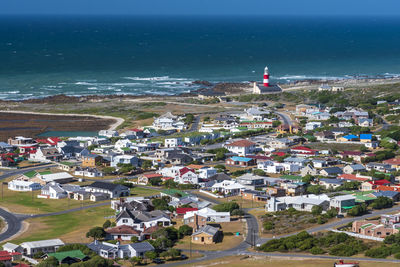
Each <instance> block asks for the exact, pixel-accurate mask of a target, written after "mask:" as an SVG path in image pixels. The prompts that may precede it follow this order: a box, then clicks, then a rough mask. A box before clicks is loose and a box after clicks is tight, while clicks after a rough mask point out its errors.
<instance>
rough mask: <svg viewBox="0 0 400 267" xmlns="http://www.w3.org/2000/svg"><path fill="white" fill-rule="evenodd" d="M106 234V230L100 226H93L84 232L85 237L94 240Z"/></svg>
mask: <svg viewBox="0 0 400 267" xmlns="http://www.w3.org/2000/svg"><path fill="white" fill-rule="evenodd" d="M105 236H106V232H105V231H104V229H103V228H102V227H100V226H96V227H93V228H92V229H90V230H89V232H87V233H86V237H87V238H89V237H93V239H94V240H98V239H102V238H104V237H105Z"/></svg>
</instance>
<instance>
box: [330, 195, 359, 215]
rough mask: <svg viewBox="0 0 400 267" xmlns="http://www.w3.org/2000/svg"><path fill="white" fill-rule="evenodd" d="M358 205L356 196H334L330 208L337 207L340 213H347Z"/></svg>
mask: <svg viewBox="0 0 400 267" xmlns="http://www.w3.org/2000/svg"><path fill="white" fill-rule="evenodd" d="M355 205H356V198H355V197H354V196H352V195H343V196H336V197H332V198H331V200H330V205H329V206H330V208H335V209H336V210H337V211H338V213H345V212H347V211H348V210H349V209H351V208H353V207H354V206H355Z"/></svg>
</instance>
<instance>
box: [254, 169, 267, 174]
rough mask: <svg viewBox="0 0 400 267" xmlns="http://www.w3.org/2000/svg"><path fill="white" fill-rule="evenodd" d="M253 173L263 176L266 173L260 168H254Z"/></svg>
mask: <svg viewBox="0 0 400 267" xmlns="http://www.w3.org/2000/svg"><path fill="white" fill-rule="evenodd" d="M253 173H254V174H255V175H259V176H265V175H266V173H265V171H263V170H260V169H255V170H254V171H253Z"/></svg>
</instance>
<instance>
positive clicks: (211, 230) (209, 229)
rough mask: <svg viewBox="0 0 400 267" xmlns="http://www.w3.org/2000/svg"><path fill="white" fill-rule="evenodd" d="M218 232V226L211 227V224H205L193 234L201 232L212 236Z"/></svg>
mask: <svg viewBox="0 0 400 267" xmlns="http://www.w3.org/2000/svg"><path fill="white" fill-rule="evenodd" d="M217 232H218V228H215V227H212V226H211V225H205V226H203V227H201V228H200V229H199V230H197V231H196V232H195V233H193V235H198V234H201V233H206V234H209V235H212V236H214V235H215V234H216V233H217Z"/></svg>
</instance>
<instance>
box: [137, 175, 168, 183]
mask: <svg viewBox="0 0 400 267" xmlns="http://www.w3.org/2000/svg"><path fill="white" fill-rule="evenodd" d="M162 177H163V176H162V174H159V173H146V174H142V175H140V176H139V177H138V184H144V185H146V184H148V183H149V182H150V180H151V179H161V178H162Z"/></svg>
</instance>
